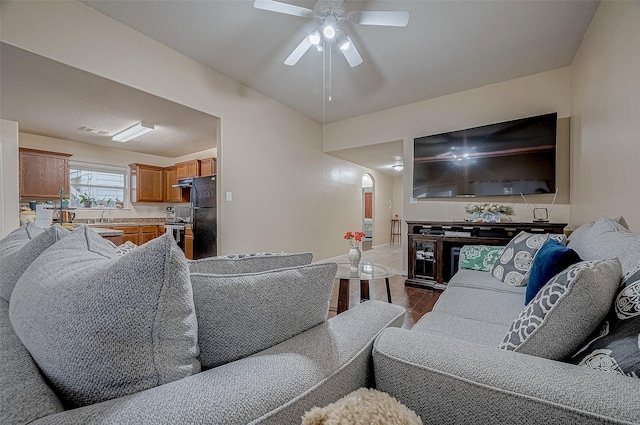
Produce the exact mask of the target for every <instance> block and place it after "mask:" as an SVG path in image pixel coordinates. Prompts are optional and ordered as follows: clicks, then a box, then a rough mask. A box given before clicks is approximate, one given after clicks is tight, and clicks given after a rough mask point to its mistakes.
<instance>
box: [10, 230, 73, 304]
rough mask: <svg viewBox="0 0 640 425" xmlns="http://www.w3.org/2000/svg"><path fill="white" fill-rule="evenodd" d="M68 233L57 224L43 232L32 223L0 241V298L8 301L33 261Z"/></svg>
mask: <svg viewBox="0 0 640 425" xmlns="http://www.w3.org/2000/svg"><path fill="white" fill-rule="evenodd" d="M68 233H69V231H68V230H67V229H65V228H63V227H62V226H60V225H59V224H56V225H54V226H51V227H49V228H48V229H46V230H44V229H41V228H39V227H37V226H36V225H35V224H33V223H27V224H26V225H24V226H22V227H19V228H18V229H16V230H14V231H13V232H11V233H9V234H8V235H7V236H6V237H5V238H4V239H2V240H1V241H0V271H1V272H0V297H2V298H3V299H4V300H6V301H9V300H10V298H11V293H12V292H13V288H14V287H15V286H16V283H17V282H18V279H19V278H20V276H22V273H24V271H25V270H27V267H29V265H31V263H32V262H33V260H35V259H36V258H38V256H39V255H40V254H42V252H44V250H45V249H47V248H49V247H50V246H51V245H53V244H54V243H56V242H57V241H58V240H60V238H62V237H64V236H65V235H67V234H68Z"/></svg>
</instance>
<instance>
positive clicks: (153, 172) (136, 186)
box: [129, 164, 165, 202]
mask: <svg viewBox="0 0 640 425" xmlns="http://www.w3.org/2000/svg"><path fill="white" fill-rule="evenodd" d="M129 168H131V202H164V199H165V184H164V176H165V173H164V168H163V167H156V166H155V165H145V164H130V165H129Z"/></svg>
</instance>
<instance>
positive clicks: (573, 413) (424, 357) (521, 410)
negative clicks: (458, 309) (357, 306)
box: [373, 329, 640, 424]
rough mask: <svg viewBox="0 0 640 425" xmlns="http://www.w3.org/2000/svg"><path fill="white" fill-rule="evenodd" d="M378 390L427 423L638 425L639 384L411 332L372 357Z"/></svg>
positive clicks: (394, 335)
mask: <svg viewBox="0 0 640 425" xmlns="http://www.w3.org/2000/svg"><path fill="white" fill-rule="evenodd" d="M373 359H374V369H375V379H376V387H377V388H378V389H379V390H381V391H385V392H388V393H389V394H391V395H393V396H394V397H396V398H397V399H398V400H399V401H400V402H402V403H404V404H406V405H407V407H409V408H410V409H412V410H414V411H415V412H416V413H417V414H418V415H420V416H421V417H422V419H423V420H424V421H425V423H492V424H497V423H503V424H513V423H522V424H536V423H540V424H567V423H579V424H602V423H615V424H628V423H639V422H640V403H638V400H639V399H640V380H639V379H636V378H631V377H626V376H620V375H615V374H609V373H605V372H601V371H596V370H591V369H588V368H586V367H583V366H575V365H572V364H567V363H562V362H557V361H553V360H548V359H543V358H539V357H534V356H530V355H526V354H521V353H514V352H511V351H505V350H500V349H498V348H493V347H487V346H482V345H478V344H475V343H471V342H467V341H462V340H457V339H453V338H448V337H444V336H440V335H434V334H429V333H422V332H415V331H414V332H411V331H408V330H405V329H386V330H384V331H383V332H382V333H381V335H380V336H379V337H378V339H377V340H376V342H375V344H374V350H373Z"/></svg>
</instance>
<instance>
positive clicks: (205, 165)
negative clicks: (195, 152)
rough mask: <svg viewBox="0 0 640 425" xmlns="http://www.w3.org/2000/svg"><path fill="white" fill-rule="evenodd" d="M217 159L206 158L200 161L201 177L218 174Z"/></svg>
mask: <svg viewBox="0 0 640 425" xmlns="http://www.w3.org/2000/svg"><path fill="white" fill-rule="evenodd" d="M216 161H217V160H216V159H215V158H205V159H201V160H200V175H201V176H211V175H213V174H216Z"/></svg>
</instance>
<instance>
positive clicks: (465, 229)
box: [405, 221, 567, 289]
mask: <svg viewBox="0 0 640 425" xmlns="http://www.w3.org/2000/svg"><path fill="white" fill-rule="evenodd" d="M566 225H567V223H546V222H534V223H475V222H443V221H407V227H408V232H409V233H408V238H407V239H408V243H409V264H408V268H407V273H408V276H407V280H406V281H405V285H407V286H417V287H424V288H434V289H445V288H446V287H447V285H446V282H448V281H449V279H450V278H451V276H452V275H453V274H454V273H455V272H456V270H457V268H458V256H459V252H460V247H462V246H463V245H506V244H507V243H508V242H509V241H510V240H511V239H512V238H513V237H514V236H515V235H517V234H518V233H520V232H522V231H525V232H529V233H560V234H561V233H564V228H565V226H566Z"/></svg>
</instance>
